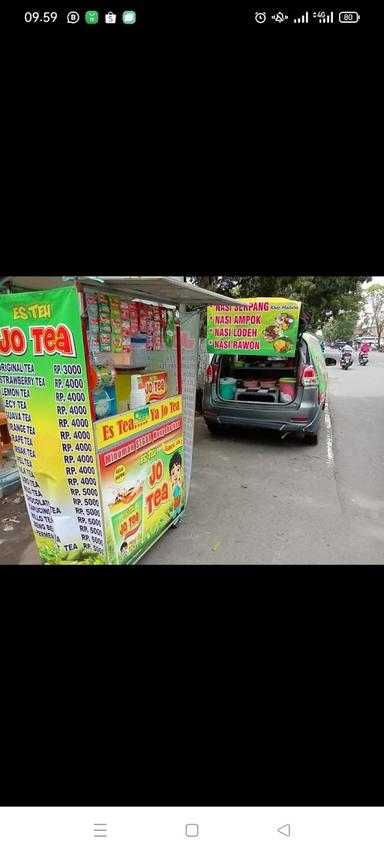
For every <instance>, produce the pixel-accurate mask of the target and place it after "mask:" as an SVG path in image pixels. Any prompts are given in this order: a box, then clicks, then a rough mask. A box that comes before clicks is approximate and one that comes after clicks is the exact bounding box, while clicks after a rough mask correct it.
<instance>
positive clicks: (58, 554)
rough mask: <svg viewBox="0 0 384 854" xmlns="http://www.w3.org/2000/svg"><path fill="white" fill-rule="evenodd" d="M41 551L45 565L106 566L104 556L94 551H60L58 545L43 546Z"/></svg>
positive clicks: (82, 549)
mask: <svg viewBox="0 0 384 854" xmlns="http://www.w3.org/2000/svg"><path fill="white" fill-rule="evenodd" d="M39 551H40V557H41V560H42V562H43V563H44V564H67V565H69V566H73V565H75V564H76V566H77V565H81V566H83V565H84V564H88V565H95V564H105V558H104V555H102V554H99V552H95V551H93V550H92V549H84V548H79V549H72V551H68V552H67V551H66V550H65V549H60V548H59V546H57V545H52V546H47V545H43V546H41V548H40V550H39Z"/></svg>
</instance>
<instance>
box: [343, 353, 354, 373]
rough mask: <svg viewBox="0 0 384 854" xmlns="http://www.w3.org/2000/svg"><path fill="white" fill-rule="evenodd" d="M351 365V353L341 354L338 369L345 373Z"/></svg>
mask: <svg viewBox="0 0 384 854" xmlns="http://www.w3.org/2000/svg"><path fill="white" fill-rule="evenodd" d="M352 364H353V356H352V353H342V354H341V359H340V367H341V368H342V370H343V371H347V370H348V368H350V367H351V365H352Z"/></svg>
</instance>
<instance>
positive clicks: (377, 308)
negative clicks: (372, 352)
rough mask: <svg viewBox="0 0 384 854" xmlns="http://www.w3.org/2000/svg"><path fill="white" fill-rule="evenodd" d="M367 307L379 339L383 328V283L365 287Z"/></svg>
mask: <svg viewBox="0 0 384 854" xmlns="http://www.w3.org/2000/svg"><path fill="white" fill-rule="evenodd" d="M367 297H368V308H369V311H370V313H371V316H372V318H373V322H374V325H375V326H376V331H377V337H378V339H379V346H380V339H381V336H382V334H383V330H384V285H375V284H373V285H370V286H369V288H368V289H367Z"/></svg>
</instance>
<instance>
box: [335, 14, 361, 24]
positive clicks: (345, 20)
mask: <svg viewBox="0 0 384 854" xmlns="http://www.w3.org/2000/svg"><path fill="white" fill-rule="evenodd" d="M339 21H340V24H357V22H358V21H360V15H359V13H358V12H340V13H339Z"/></svg>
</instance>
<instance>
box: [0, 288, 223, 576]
mask: <svg viewBox="0 0 384 854" xmlns="http://www.w3.org/2000/svg"><path fill="white" fill-rule="evenodd" d="M13 287H16V288H17V292H16V293H12V288H13ZM20 288H23V290H20ZM8 290H9V293H6V294H1V295H0V391H1V394H2V397H3V402H4V409H5V414H6V417H7V423H8V428H9V432H10V435H11V438H12V442H13V448H14V452H15V455H16V460H17V465H18V469H19V472H20V477H21V482H22V487H23V491H24V496H25V501H26V504H27V508H28V512H29V518H30V521H31V525H32V528H33V532H34V535H35V539H36V543H37V547H38V550H39V554H40V557H41V560H42V562H43V563H46V564H67V565H74V564H76V565H77V564H111V565H112V564H133V563H136V562H137V561H138V560H140V558H141V557H142V556H143V554H144V553H145V552H146V551H147V550H148V549H149V548H150V547H151V546H152V545H153V544H154V543H155V542H156V541H157V539H158V538H159V537H160V536H161V535H162V534H163V533H164V532H165V531H166V530H167V529H168V528H169V527H170V526H171V525H175V524H177V523H178V521H179V520H180V518H181V516H182V514H183V512H184V510H185V507H186V502H187V499H188V491H189V483H190V478H191V466H192V446H193V424H194V414H195V392H196V373H197V355H198V339H199V311H188V312H187V311H182V310H181V304H183V305H186V304H188V305H190V306H191V305H192V306H199V307H200V306H203V305H208V304H211V305H212V304H215V303H220V301H221V300H222V297H220V296H219V295H216V294H215V293H213V292H210V291H206V290H204V289H202V288H198V287H196V286H194V285H191V284H188V283H186V282H184V281H183V279H178V278H169V277H168V278H167V277H152V278H150V277H138V278H134V277H84V278H78V279H73V280H70V279H63V278H61V277H56V278H45V277H38V278H34V277H24V278H19V277H16V278H11V279H10V280H9V289H8ZM226 302H230V303H233V304H234V305H236V304H237V301H236V300H228V298H227V299H226Z"/></svg>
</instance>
